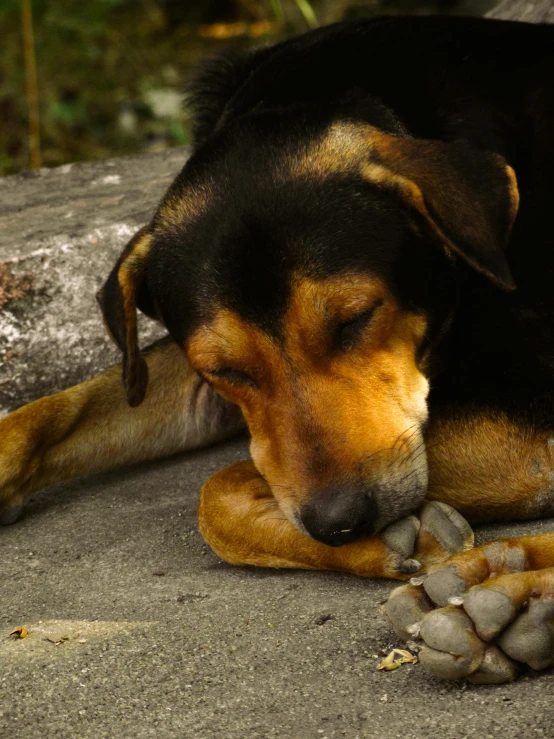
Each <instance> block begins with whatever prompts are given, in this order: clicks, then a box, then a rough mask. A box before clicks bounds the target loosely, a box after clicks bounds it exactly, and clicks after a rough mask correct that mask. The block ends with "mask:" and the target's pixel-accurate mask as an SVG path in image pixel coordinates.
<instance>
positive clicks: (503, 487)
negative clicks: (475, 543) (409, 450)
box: [427, 417, 554, 523]
mask: <svg viewBox="0 0 554 739" xmlns="http://www.w3.org/2000/svg"><path fill="white" fill-rule="evenodd" d="M427 455H428V460H429V492H428V495H427V497H428V498H430V499H432V500H441V501H443V502H445V503H448V504H449V505H451V506H453V507H454V508H455V509H456V510H457V511H459V512H460V513H461V514H462V515H463V516H465V517H466V518H467V519H468V520H469V521H472V522H475V523H476V522H479V521H494V520H506V519H514V520H518V519H519V520H521V519H531V518H543V517H545V516H548V515H552V514H553V513H554V440H552V439H551V438H549V437H548V435H547V434H545V433H544V432H542V433H541V432H536V431H532V430H529V429H525V428H522V427H520V426H516V425H515V424H513V423H510V422H508V420H507V419H506V418H504V417H499V418H495V419H493V418H487V417H484V418H472V419H471V420H468V421H466V422H465V423H461V422H460V421H458V420H457V421H435V422H433V424H432V425H431V427H430V429H429V432H428V452H427Z"/></svg>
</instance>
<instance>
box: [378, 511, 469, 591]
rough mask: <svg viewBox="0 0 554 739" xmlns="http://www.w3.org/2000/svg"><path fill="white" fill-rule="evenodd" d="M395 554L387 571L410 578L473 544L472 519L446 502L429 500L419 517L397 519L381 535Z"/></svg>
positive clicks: (396, 575)
mask: <svg viewBox="0 0 554 739" xmlns="http://www.w3.org/2000/svg"><path fill="white" fill-rule="evenodd" d="M380 538H381V540H382V541H383V542H384V543H385V544H386V546H387V547H388V549H389V550H390V552H391V554H390V557H389V567H388V570H387V572H386V573H385V574H386V575H388V576H389V577H394V578H399V579H402V578H404V579H405V578H406V577H408V576H409V575H413V574H415V573H417V572H419V571H421V570H423V569H426V568H428V567H429V566H431V565H433V564H435V563H437V562H442V561H443V560H445V559H446V558H447V557H450V556H451V555H452V554H455V553H456V552H461V551H465V550H466V549H470V548H471V547H472V546H473V531H472V530H471V527H470V525H469V524H468V522H467V521H466V520H465V518H463V516H461V515H460V514H459V513H458V512H457V511H455V510H454V509H453V508H452V507H451V506H449V505H446V503H439V502H435V501H433V502H430V503H426V504H425V505H424V507H423V508H422V510H421V511H420V513H419V517H418V516H407V517H406V518H403V519H401V520H400V521H396V522H395V523H393V524H391V525H390V526H389V527H388V528H386V529H385V530H384V531H383V532H382V533H381V534H380Z"/></svg>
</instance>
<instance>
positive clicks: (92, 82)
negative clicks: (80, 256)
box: [0, 0, 486, 174]
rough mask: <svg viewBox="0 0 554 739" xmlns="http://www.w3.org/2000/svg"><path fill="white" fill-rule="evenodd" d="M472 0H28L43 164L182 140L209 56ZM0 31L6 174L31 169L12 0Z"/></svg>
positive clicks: (0, 140)
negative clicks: (197, 73)
mask: <svg viewBox="0 0 554 739" xmlns="http://www.w3.org/2000/svg"><path fill="white" fill-rule="evenodd" d="M471 1H472V0H427V2H416V0H84V1H83V0H33V3H32V7H33V15H34V34H35V49H36V60H37V70H38V83H39V96H40V101H39V102H40V112H41V137H42V158H43V162H44V164H45V165H46V166H55V165H58V164H62V163H64V162H68V161H76V160H83V159H95V158H107V157H112V156H118V155H122V154H130V153H136V152H140V151H149V150H153V149H159V148H164V147H168V146H175V145H178V144H185V143H187V142H188V141H189V128H188V122H187V117H186V111H185V109H184V106H183V105H182V103H180V102H179V99H180V96H181V97H182V91H183V90H184V89H185V84H186V81H187V79H188V77H189V75H190V70H191V69H192V67H193V65H194V64H195V63H196V61H197V60H198V59H199V58H202V57H205V56H207V55H209V54H212V53H215V52H219V51H222V50H223V49H225V48H229V47H235V48H244V47H248V46H251V45H254V44H260V43H267V42H269V41H273V40H276V39H278V38H282V37H283V36H284V35H286V34H288V33H293V32H300V31H303V30H306V29H307V28H308V27H312V26H316V25H318V22H319V23H328V22H331V21H335V20H339V19H340V18H341V17H346V16H351V15H353V14H356V15H359V14H360V13H361V14H363V15H368V14H376V13H378V12H380V11H381V12H383V11H384V12H389V13H390V12H399V11H402V9H403V8H405V7H406V6H407V5H408V6H412V7H411V9H412V10H413V9H417V10H419V9H421V8H423V7H424V8H425V9H432V10H437V9H444V8H445V7H446V6H447V5H448V6H449V8H452V7H453V6H455V5H459V4H460V3H465V4H467V3H468V2H471ZM473 2H474V4H475V2H477V3H478V4H479V5H480V6H483V5H485V4H486V3H484V2H480V0H479V2H478V0H473ZM415 6H417V7H415ZM483 10H486V8H485V7H483ZM0 38H1V39H2V43H1V44H0V119H1V120H2V126H1V127H0V174H9V173H12V172H17V171H19V170H21V169H25V168H27V167H28V166H29V152H28V133H27V132H28V120H27V117H28V112H27V101H26V98H25V76H24V75H25V72H24V64H23V49H22V34H21V15H20V0H0Z"/></svg>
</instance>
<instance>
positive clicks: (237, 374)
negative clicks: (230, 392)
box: [205, 367, 258, 388]
mask: <svg viewBox="0 0 554 739" xmlns="http://www.w3.org/2000/svg"><path fill="white" fill-rule="evenodd" d="M205 374H207V375H208V376H209V377H213V378H215V379H217V380H223V382H227V383H229V385H235V386H241V385H246V386H248V387H253V388H258V383H257V382H256V381H255V380H254V379H253V378H252V377H250V375H249V374H248V373H246V372H242V371H241V370H236V369H231V368H230V367H223V368H214V369H210V370H206V371H205Z"/></svg>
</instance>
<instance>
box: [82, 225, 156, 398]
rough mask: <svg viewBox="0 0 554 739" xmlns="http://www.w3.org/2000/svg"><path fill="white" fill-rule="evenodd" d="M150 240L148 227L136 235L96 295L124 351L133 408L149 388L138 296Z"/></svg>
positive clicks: (124, 374) (126, 377)
mask: <svg viewBox="0 0 554 739" xmlns="http://www.w3.org/2000/svg"><path fill="white" fill-rule="evenodd" d="M151 239H152V237H151V234H150V233H149V232H148V229H147V227H146V226H145V227H144V228H141V229H140V231H138V232H137V233H136V234H135V235H134V236H133V238H132V239H131V241H130V242H129V243H128V244H127V246H126V247H125V249H124V250H123V253H122V254H121V256H120V257H119V259H118V260H117V263H116V265H115V267H114V268H113V270H112V271H111V273H110V276H109V277H108V279H107V280H106V283H105V285H104V287H103V288H102V289H101V290H100V291H99V292H98V293H97V295H96V298H97V300H98V302H99V304H100V308H101V309H102V315H103V317H104V323H105V325H106V328H107V330H108V333H109V334H110V336H111V337H112V339H113V340H114V342H115V343H116V344H117V346H118V347H119V348H120V349H121V351H122V352H123V384H124V385H125V391H126V394H127V400H128V402H129V405H130V406H132V407H135V406H137V405H140V404H141V403H142V401H143V400H144V396H145V395H146V386H147V385H148V365H147V364H146V362H145V360H144V357H143V356H142V355H141V353H140V349H139V345H138V335H137V296H138V292H139V290H140V288H141V285H142V283H143V280H144V276H145V273H146V257H147V256H148V252H149V251H150V243H151Z"/></svg>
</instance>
